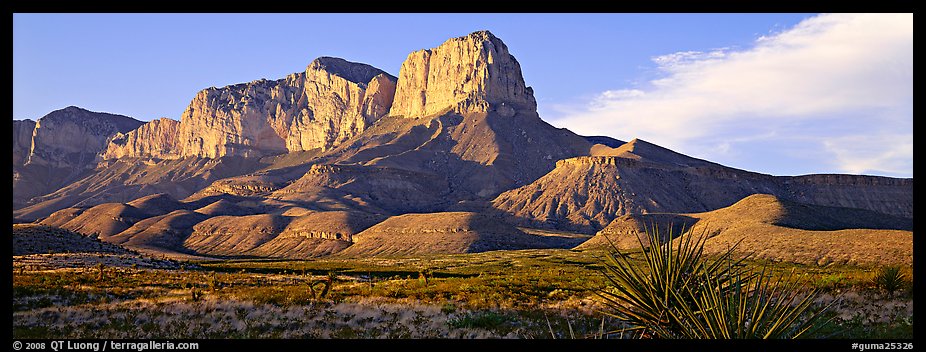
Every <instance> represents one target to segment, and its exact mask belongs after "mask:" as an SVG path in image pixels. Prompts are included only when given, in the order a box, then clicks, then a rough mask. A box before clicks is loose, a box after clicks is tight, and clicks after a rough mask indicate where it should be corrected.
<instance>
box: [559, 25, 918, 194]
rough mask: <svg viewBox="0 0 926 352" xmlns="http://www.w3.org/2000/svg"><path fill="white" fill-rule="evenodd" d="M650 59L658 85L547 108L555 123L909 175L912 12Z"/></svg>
mask: <svg viewBox="0 0 926 352" xmlns="http://www.w3.org/2000/svg"><path fill="white" fill-rule="evenodd" d="M653 62H654V63H655V64H656V65H657V66H658V68H659V70H660V72H661V73H662V75H661V76H660V77H659V78H658V79H656V80H652V81H650V82H647V84H645V85H644V86H640V87H631V88H626V89H615V90H609V91H605V92H602V93H600V94H599V95H598V96H596V97H595V98H593V99H590V100H589V101H586V102H584V103H582V104H573V105H560V106H555V107H554V111H555V112H557V113H558V114H559V115H560V116H559V117H554V123H556V124H557V125H560V126H564V127H567V128H569V129H571V130H573V131H576V132H577V133H580V134H595V135H599V134H607V135H611V136H614V137H619V138H634V137H638V138H642V139H646V140H649V141H651V142H654V143H657V144H661V145H664V146H667V147H670V148H673V149H676V150H677V151H679V152H682V153H686V154H690V155H695V156H698V157H702V158H706V159H709V160H713V161H718V162H722V163H729V164H731V165H733V166H737V167H743V168H747V169H751V170H756V171H762V172H770V173H777V174H783V173H812V172H846V173H874V174H884V175H892V176H905V177H912V175H913V16H912V14H824V15H818V16H815V17H812V18H809V19H807V20H804V21H802V22H801V23H799V24H797V25H796V26H794V27H792V28H790V29H787V30H784V31H782V32H779V33H776V34H772V35H768V36H764V37H761V38H759V39H757V40H756V41H755V43H754V45H753V46H752V47H750V48H746V49H731V48H721V49H714V50H710V51H706V52H698V51H684V52H678V53H671V54H666V55H662V56H658V57H654V58H653ZM760 155H761V157H759V156H760Z"/></svg>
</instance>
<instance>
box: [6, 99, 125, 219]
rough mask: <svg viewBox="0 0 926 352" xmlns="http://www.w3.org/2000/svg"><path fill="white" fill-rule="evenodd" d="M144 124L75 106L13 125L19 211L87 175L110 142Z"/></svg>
mask: <svg viewBox="0 0 926 352" xmlns="http://www.w3.org/2000/svg"><path fill="white" fill-rule="evenodd" d="M141 124H142V122H141V121H138V120H135V119H133V118H131V117H127V116H122V115H116V114H109V113H102V112H93V111H88V110H84V109H81V108H78V107H75V106H69V107H66V108H64V109H60V110H55V111H52V112H50V113H48V114H47V115H45V116H43V117H42V118H40V119H38V121H35V122H33V121H31V120H22V121H16V120H14V121H13V207H14V208H15V207H19V206H22V205H24V204H26V202H28V201H29V199H31V198H32V197H35V196H39V195H43V194H46V193H49V192H52V191H54V190H56V189H58V188H60V187H62V186H65V185H67V184H68V183H70V182H73V181H75V180H78V179H80V177H82V176H85V175H86V174H87V173H88V172H89V171H90V170H92V169H93V168H94V167H95V166H96V161H97V160H96V158H97V154H98V153H99V152H100V151H101V150H103V148H104V147H105V146H106V143H107V141H108V140H109V138H110V137H112V136H113V135H115V134H118V133H125V132H128V131H131V130H133V129H135V128H137V127H138V126H140V125H141Z"/></svg>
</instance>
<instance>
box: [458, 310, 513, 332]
mask: <svg viewBox="0 0 926 352" xmlns="http://www.w3.org/2000/svg"><path fill="white" fill-rule="evenodd" d="M507 322H508V318H507V317H506V316H505V315H503V314H500V313H496V312H492V311H484V312H473V313H470V314H467V315H464V316H462V317H459V318H453V319H450V320H449V321H448V322H447V323H448V324H450V327H453V328H458V329H459V328H470V329H473V328H478V329H486V330H497V329H498V328H500V327H502V326H504V325H505V324H506V323H507Z"/></svg>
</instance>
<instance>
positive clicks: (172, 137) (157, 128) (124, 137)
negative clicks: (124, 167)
mask: <svg viewBox="0 0 926 352" xmlns="http://www.w3.org/2000/svg"><path fill="white" fill-rule="evenodd" d="M179 134H180V122H178V121H176V120H171V119H168V118H160V119H157V120H154V121H151V122H148V123H146V124H144V125H141V127H139V128H137V129H135V130H132V131H129V132H128V133H117V134H116V135H114V136H113V137H112V138H110V140H109V143H108V144H107V145H106V149H105V150H103V152H102V155H101V157H102V158H103V159H119V158H126V157H132V158H137V157H152V158H159V159H174V158H177V157H178V156H179V153H178V152H179V150H178V148H177V137H178V136H179Z"/></svg>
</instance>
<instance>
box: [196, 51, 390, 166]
mask: <svg viewBox="0 0 926 352" xmlns="http://www.w3.org/2000/svg"><path fill="white" fill-rule="evenodd" d="M394 94H395V77H393V76H390V75H389V74H387V73H385V72H383V71H382V70H379V69H377V68H374V67H372V66H369V65H364V64H359V63H353V62H349V61H345V60H342V59H338V58H331V57H322V58H318V59H316V60H314V61H312V63H311V64H309V66H308V67H307V68H306V70H305V72H301V73H295V74H292V75H289V76H287V77H286V78H283V79H280V80H276V81H269V80H258V81H254V82H250V83H244V84H237V85H232V86H227V87H224V88H209V89H205V90H202V91H200V92H199V93H198V94H196V97H194V98H193V101H192V102H191V103H190V105H189V107H188V108H187V109H186V111H185V112H184V113H183V116H182V118H181V121H180V131H179V138H178V148H179V155H180V156H185V157H186V156H196V157H207V158H217V157H222V156H226V155H237V156H263V155H271V154H280V153H285V152H288V151H302V150H310V149H316V148H320V149H324V150H327V149H330V148H332V147H333V146H335V145H337V144H338V143H340V142H342V141H344V140H346V139H348V138H350V137H353V136H354V135H356V134H359V133H360V132H362V131H363V130H364V129H366V128H367V126H369V125H370V124H372V123H373V122H374V121H376V120H377V119H379V118H380V117H381V116H383V115H385V114H386V113H387V112H388V111H389V108H390V107H391V104H392V99H393V95H394Z"/></svg>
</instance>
